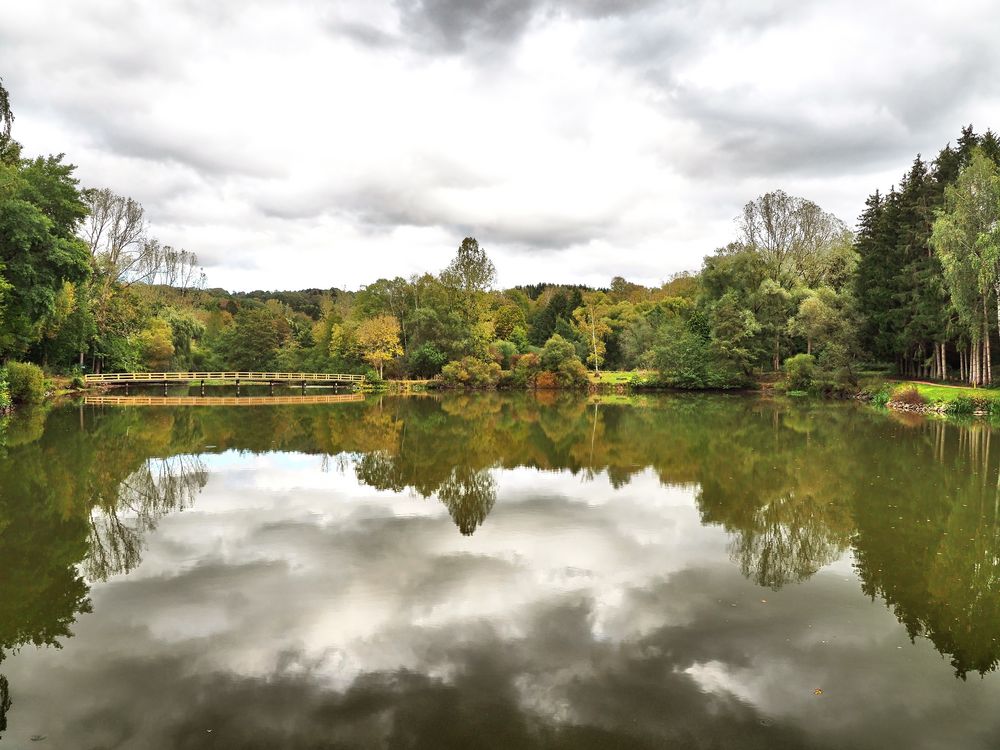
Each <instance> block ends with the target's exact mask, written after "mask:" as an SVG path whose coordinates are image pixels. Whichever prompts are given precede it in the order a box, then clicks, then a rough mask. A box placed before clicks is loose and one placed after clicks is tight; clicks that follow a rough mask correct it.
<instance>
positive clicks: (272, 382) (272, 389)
mask: <svg viewBox="0 0 1000 750" xmlns="http://www.w3.org/2000/svg"><path fill="white" fill-rule="evenodd" d="M268 385H269V386H271V395H272V396H273V395H274V381H273V380H272V381H271V382H270V383H268Z"/></svg>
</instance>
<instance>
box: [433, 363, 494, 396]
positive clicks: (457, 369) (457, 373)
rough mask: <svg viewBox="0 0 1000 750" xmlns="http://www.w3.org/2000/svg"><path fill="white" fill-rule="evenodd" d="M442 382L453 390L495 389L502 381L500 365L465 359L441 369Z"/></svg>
mask: <svg viewBox="0 0 1000 750" xmlns="http://www.w3.org/2000/svg"><path fill="white" fill-rule="evenodd" d="M441 380H442V382H443V383H444V384H445V385H447V386H450V387H453V388H455V387H458V388H495V387H496V385H497V383H498V382H499V381H500V365H498V364H497V363H496V362H483V361H482V360H479V359H476V358H475V357H463V358H462V359H461V360H459V361H457V362H449V363H448V364H446V365H445V366H444V367H443V368H441Z"/></svg>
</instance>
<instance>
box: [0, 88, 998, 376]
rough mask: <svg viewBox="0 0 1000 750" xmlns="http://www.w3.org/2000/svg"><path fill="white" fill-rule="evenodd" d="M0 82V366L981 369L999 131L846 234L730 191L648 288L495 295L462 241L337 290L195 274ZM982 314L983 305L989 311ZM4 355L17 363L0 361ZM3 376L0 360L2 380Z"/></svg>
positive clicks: (141, 214)
mask: <svg viewBox="0 0 1000 750" xmlns="http://www.w3.org/2000/svg"><path fill="white" fill-rule="evenodd" d="M13 120H14V117H13V113H12V110H11V103H10V98H9V95H8V93H7V91H6V90H5V89H3V87H2V85H0V359H2V360H3V361H4V362H6V363H7V365H8V369H9V371H10V372H11V373H15V372H17V373H18V378H21V377H22V375H21V371H20V370H19V369H18V368H19V367H21V365H19V364H18V363H20V362H29V363H34V364H36V365H38V366H40V367H42V368H44V369H45V370H46V371H47V372H49V373H56V374H67V375H72V374H75V373H79V372H90V371H133V370H155V371H159V370H224V369H238V370H283V371H327V372H366V373H368V374H369V376H370V377H372V378H373V379H375V378H432V377H440V378H441V379H442V381H443V382H444V383H446V384H452V385H465V386H471V387H493V386H499V387H504V386H508V387H530V386H535V387H574V386H581V385H584V384H586V383H587V382H588V378H589V375H588V372H587V371H588V370H592V371H593V372H594V373H600V372H601V371H602V370H634V371H637V372H641V373H642V376H641V377H643V378H644V379H645V380H646V382H648V383H652V384H659V385H665V386H672V387H680V388H730V387H739V386H742V385H746V384H748V383H751V382H753V381H754V380H755V379H757V378H759V377H760V376H761V375H762V374H764V373H768V372H778V371H783V372H785V374H786V376H787V380H788V382H789V384H790V387H796V388H799V387H801V388H812V389H815V390H822V391H835V390H844V391H847V390H850V389H851V388H853V387H855V385H856V381H857V375H858V372H859V369H860V368H861V367H863V366H871V365H873V364H882V365H885V366H891V367H892V368H893V369H895V371H896V372H898V373H900V374H904V375H910V376H920V377H926V378H935V379H941V380H945V379H961V380H963V381H967V382H969V383H970V384H973V385H986V384H989V383H991V382H992V364H991V362H992V359H991V353H992V349H993V347H992V345H991V341H992V342H994V343H996V342H997V341H998V340H1000V339H998V330H1000V168H998V164H1000V142H998V139H997V138H996V137H995V136H994V134H993V133H992V132H990V131H987V132H986V133H985V134H984V135H981V136H980V135H977V134H975V132H974V131H973V129H972V127H971V126H969V127H967V128H964V129H963V130H962V131H961V136H960V137H959V138H958V140H957V142H956V145H954V146H952V145H947V146H945V147H944V148H943V149H942V150H941V151H940V153H939V154H938V156H937V157H936V158H935V159H934V161H933V162H930V163H927V162H925V161H924V160H923V159H922V158H921V157H919V156H918V157H917V158H916V159H915V161H914V162H913V164H912V166H911V167H910V169H909V170H908V171H907V172H906V174H905V175H903V177H902V179H901V180H900V182H899V185H898V186H894V187H891V188H890V189H889V190H888V191H887V192H882V191H881V189H880V190H876V191H875V192H874V193H873V194H872V195H871V197H870V198H869V199H868V201H867V207H866V209H865V211H864V213H863V214H862V215H861V217H860V219H859V221H858V228H857V232H856V233H855V232H854V231H852V230H851V229H850V228H849V227H848V225H847V224H846V223H845V222H844V221H843V220H841V219H839V218H837V217H835V216H833V215H832V214H830V213H828V212H826V211H824V210H823V209H821V208H820V207H819V206H817V205H816V204H815V203H813V202H812V201H809V200H807V199H805V198H799V197H795V196H791V195H788V194H786V193H784V192H783V191H780V190H776V191H774V192H770V193H767V194H765V195H763V196H760V197H758V198H756V199H755V200H752V201H750V202H748V203H747V204H746V206H745V207H744V209H743V211H742V214H741V215H740V216H739V217H738V218H737V229H736V232H735V233H734V237H733V241H732V242H731V243H729V244H728V245H726V246H725V247H723V248H720V249H718V250H716V251H715V252H714V253H712V254H710V255H708V256H707V257H706V258H705V260H704V263H703V265H702V268H701V269H700V270H699V271H698V272H697V273H690V274H679V275H676V276H674V277H672V278H671V279H670V280H669V281H667V282H666V283H664V284H662V285H661V286H658V287H654V288H650V287H646V286H642V285H639V284H634V283H631V282H629V281H627V280H626V279H624V278H621V277H616V278H614V279H611V280H610V283H609V285H608V286H607V287H606V288H601V289H594V288H588V287H582V286H575V285H563V284H556V283H538V284H532V285H529V286H519V287H514V288H511V289H505V290H499V289H496V288H495V281H496V270H495V268H494V265H493V263H492V262H491V260H490V258H489V256H488V255H487V253H486V251H485V250H484V248H483V247H482V246H480V245H479V243H478V241H477V240H476V239H474V238H471V237H468V238H465V239H464V240H463V241H462V242H461V244H460V245H459V247H458V249H457V252H456V254H455V256H454V259H453V260H452V261H451V263H450V264H449V265H448V266H447V267H446V268H444V269H440V270H439V271H437V272H432V270H433V269H429V270H428V272H426V273H424V274H423V275H413V276H411V277H409V278H402V277H395V278H381V279H378V280H375V281H373V282H372V283H371V284H368V285H367V286H365V287H363V288H362V289H360V290H358V291H346V290H340V289H335V288H327V289H308V290H302V291H289V292H277V291H274V292H265V291H254V292H248V293H243V292H240V293H229V292H227V291H225V290H223V289H217V288H206V278H205V275H204V273H203V272H202V270H201V268H200V266H199V263H198V258H197V255H196V253H194V252H189V251H186V250H182V249H175V248H174V247H173V246H171V245H170V244H168V243H167V242H161V240H159V239H157V238H155V237H153V236H152V235H151V233H150V229H149V223H148V221H147V217H146V212H145V210H144V208H143V206H142V205H140V204H139V203H138V202H137V201H136V200H134V199H132V198H129V197H127V196H124V195H120V194H118V193H116V192H114V191H113V190H111V189H108V188H104V187H85V186H81V185H80V184H79V182H78V180H77V179H76V177H75V176H74V171H75V168H74V167H73V166H72V165H71V164H69V163H68V162H67V161H66V160H65V158H64V156H63V155H58V156H44V157H43V156H38V157H29V156H27V155H25V154H24V153H23V149H22V147H21V146H20V144H18V142H17V141H16V140H14V139H13V137H12V136H11V126H12V123H13ZM991 311H995V314H994V313H993V312H991ZM10 368H13V369H10ZM11 380H12V387H13V385H14V383H13V380H14V378H13V374H12V375H11Z"/></svg>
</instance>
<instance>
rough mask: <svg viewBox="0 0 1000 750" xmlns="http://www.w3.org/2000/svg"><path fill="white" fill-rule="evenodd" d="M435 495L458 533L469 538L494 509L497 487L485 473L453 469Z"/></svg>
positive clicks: (466, 469) (494, 481) (489, 474)
mask: <svg viewBox="0 0 1000 750" xmlns="http://www.w3.org/2000/svg"><path fill="white" fill-rule="evenodd" d="M437 494H438V499H439V500H440V501H441V502H442V503H444V506H445V507H446V508H447V509H448V513H449V514H450V515H451V518H452V520H453V521H454V522H455V525H456V526H458V530H459V531H461V532H462V534H464V535H465V536H470V535H472V533H473V532H474V531H475V530H476V529H477V528H479V526H481V525H482V523H483V521H485V520H486V516H488V515H489V514H490V511H491V510H493V504H494V503H495V502H496V499H497V485H496V480H494V479H493V474H492V473H491V472H490V471H488V470H480V471H474V470H472V469H468V468H465V467H455V468H454V469H452V472H451V476H450V477H448V479H447V480H445V482H444V484H442V485H441V487H440V489H438V493H437Z"/></svg>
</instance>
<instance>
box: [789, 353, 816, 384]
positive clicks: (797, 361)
mask: <svg viewBox="0 0 1000 750" xmlns="http://www.w3.org/2000/svg"><path fill="white" fill-rule="evenodd" d="M815 378H816V358H815V357H814V356H813V355H811V354H796V355H795V356H794V357H789V358H788V359H786V360H785V380H786V381H787V383H788V390H789V391H808V390H809V389H810V388H812V385H813V380H815Z"/></svg>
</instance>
